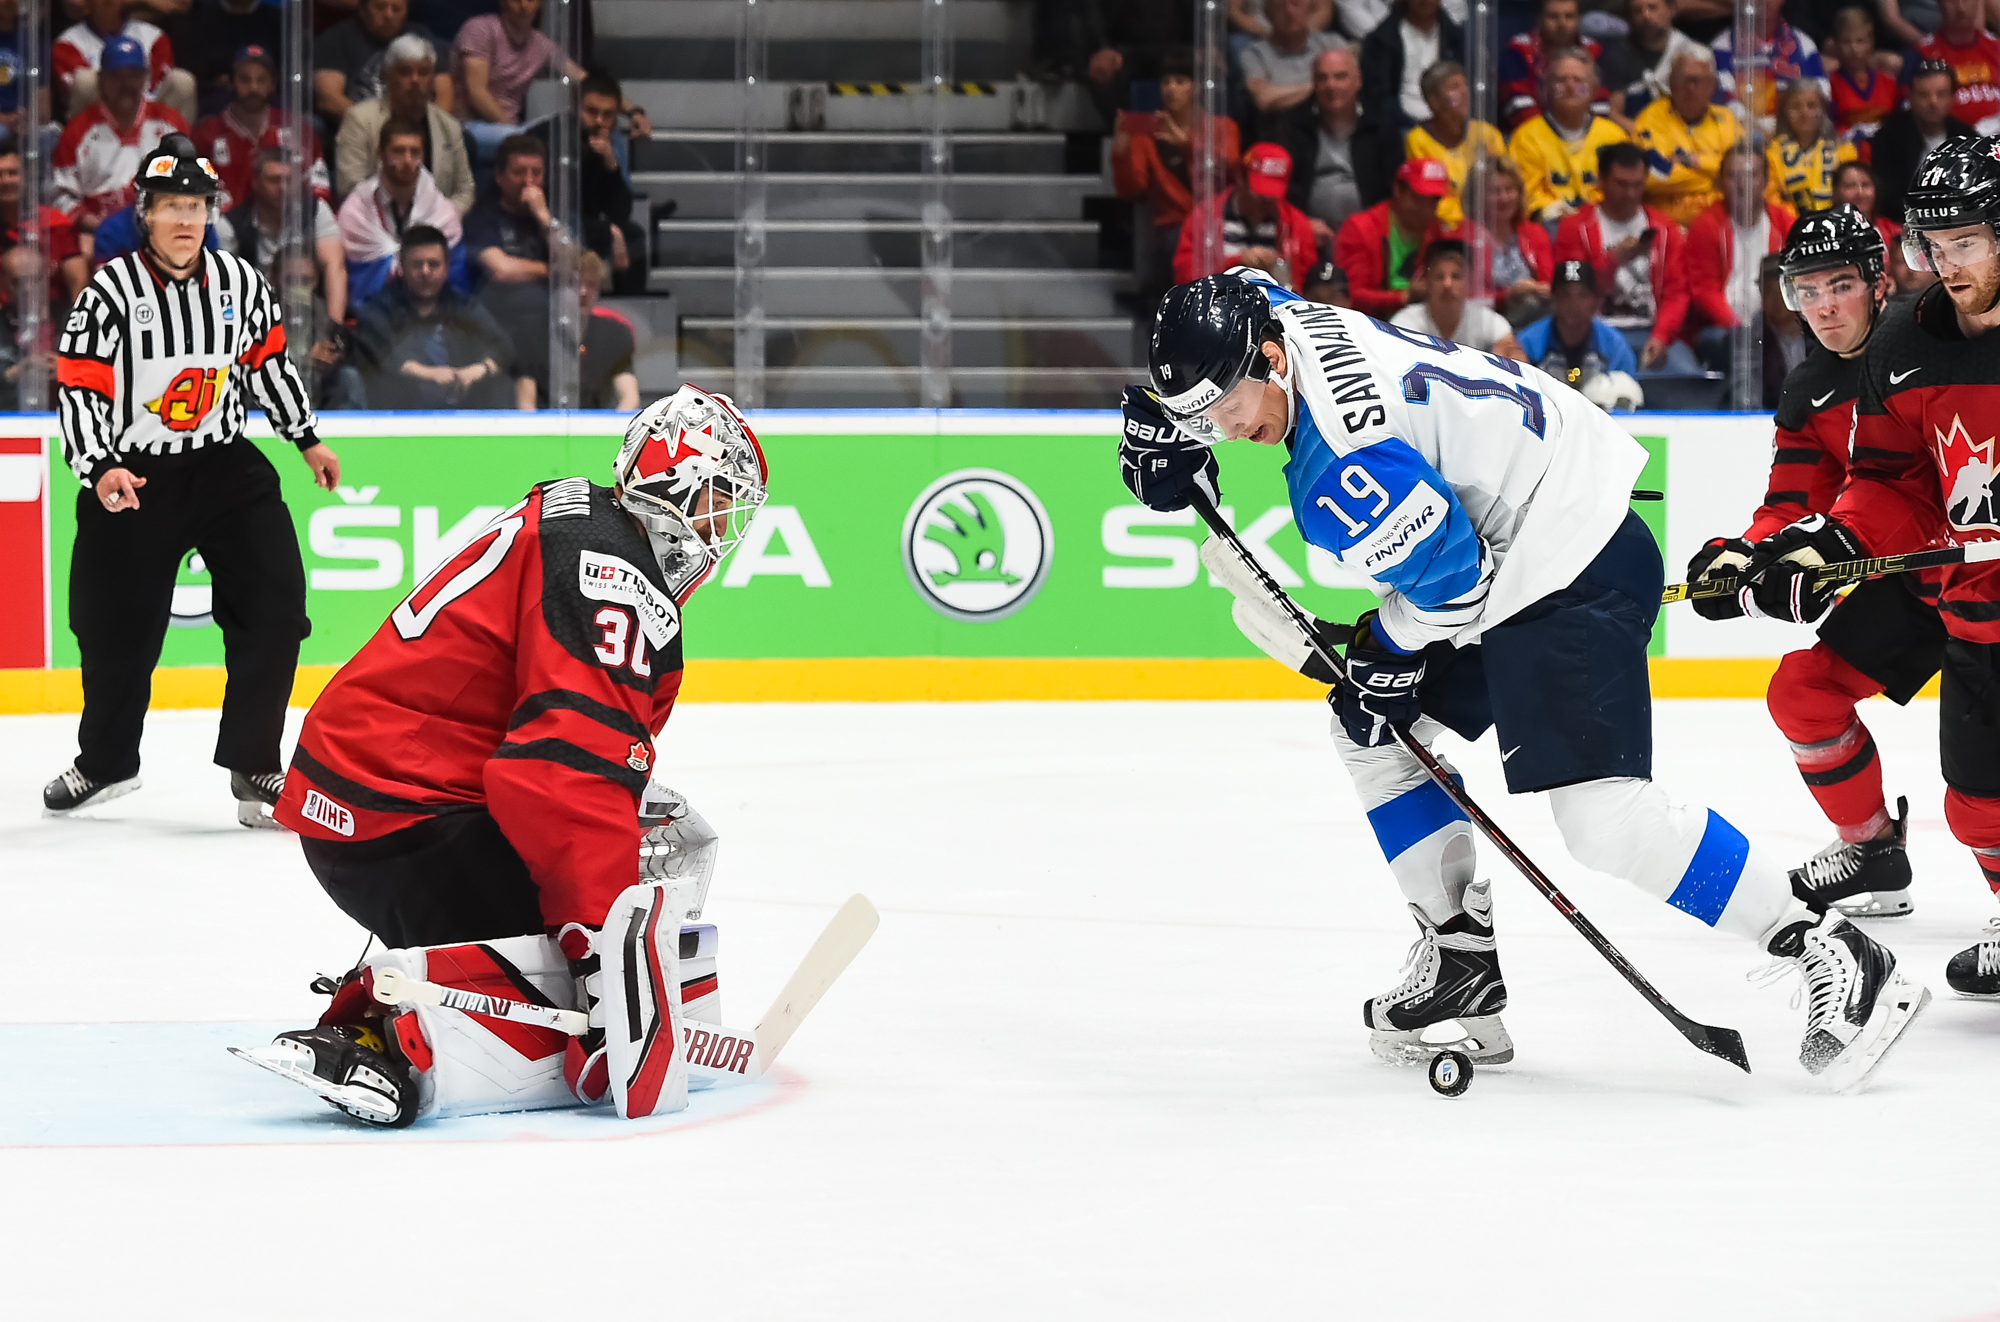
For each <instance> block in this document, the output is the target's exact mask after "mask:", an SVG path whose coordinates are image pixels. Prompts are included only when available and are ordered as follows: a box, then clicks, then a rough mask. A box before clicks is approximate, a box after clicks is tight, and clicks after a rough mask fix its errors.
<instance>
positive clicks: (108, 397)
mask: <svg viewBox="0 0 2000 1322" xmlns="http://www.w3.org/2000/svg"><path fill="white" fill-rule="evenodd" d="M246 386H247V388H248V390H249V393H250V394H252V395H253V396H255V397H256V401H257V403H258V404H260V405H261V406H263V409H264V412H265V415H266V416H268V417H269V418H270V420H271V426H272V428H273V429H275V430H276V431H277V432H278V434H279V435H281V436H283V437H285V438H286V439H287V440H289V441H291V442H292V443H293V444H294V445H296V446H298V447H299V448H300V449H301V450H303V449H306V448H308V447H309V446H312V445H314V444H316V443H317V438H316V437H315V436H314V435H313V428H314V426H315V425H316V420H315V418H314V417H313V410H312V403H311V401H310V400H309V399H308V398H307V397H306V390H305V386H304V384H303V383H302V382H301V381H300V380H299V376H298V373H297V372H296V371H294V370H293V368H292V365H291V360H290V359H289V358H288V357H286V354H285V325H284V313H283V311H282V309H281V308H280V307H279V305H278V301H277V299H276V298H275V297H273V296H272V293H271V287H270V285H268V284H267V283H265V280H264V277H263V276H261V275H259V274H258V273H257V270H256V268H255V267H253V266H251V265H250V264H249V263H248V262H245V261H244V260H243V259H241V258H240V257H237V256H235V255H233V254H231V253H225V252H213V251H209V250H203V252H202V262H201V266H200V268H199V269H198V270H197V271H195V272H194V273H193V274H191V275H189V276H188V277H187V278H186V279H185V280H170V279H167V278H166V277H164V276H162V275H161V274H160V273H159V272H158V271H157V270H156V269H155V268H154V267H153V265H152V263H151V262H149V261H147V260H146V258H145V257H144V256H143V255H141V254H139V253H131V254H128V255H127V256H124V257H120V258H118V259H117V260H115V261H113V262H111V263H109V264H108V265H106V266H105V267H104V268H103V269H101V270H100V271H98V273H97V274H96V275H95V276H93V277H91V281H90V283H89V284H88V285H87V286H85V287H84V290H83V293H81V294H80V295H78V296H77V300H76V305H75V307H74V308H73V309H72V310H71V312H70V314H69V320H68V322H67V323H65V324H64V326H63V333H62V339H61V341H60V343H59V344H58V346H57V360H56V414H57V418H58V420H59V422H60V424H61V426H62V435H63V452H64V457H65V458H66V459H67V460H68V461H69V466H70V467H71V468H72V469H73V470H75V472H76V475H77V478H78V480H80V481H81V482H82V483H83V484H84V485H85V486H91V485H93V484H94V483H95V482H96V480H97V478H98V477H99V476H100V475H101V474H103V472H104V471H105V470H106V469H110V468H116V467H118V466H119V465H120V464H121V463H122V462H124V457H125V456H127V455H130V454H132V453H134V452H136V451H145V452H148V453H151V454H155V455H159V454H180V453H183V452H186V451H192V450H198V449H200V448H201V447H202V446H204V445H229V444H231V443H233V442H235V441H238V440H240V439H241V438H242V436H243V421H244V416H245V404H244V390H245V388H246Z"/></svg>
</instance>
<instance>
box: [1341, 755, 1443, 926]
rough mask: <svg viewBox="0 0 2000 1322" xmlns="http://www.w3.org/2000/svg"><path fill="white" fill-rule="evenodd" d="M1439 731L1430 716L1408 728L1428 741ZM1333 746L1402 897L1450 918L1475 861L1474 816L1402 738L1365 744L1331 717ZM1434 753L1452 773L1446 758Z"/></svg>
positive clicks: (1436, 919)
mask: <svg viewBox="0 0 2000 1322" xmlns="http://www.w3.org/2000/svg"><path fill="white" fill-rule="evenodd" d="M1443 730H1444V727H1443V726H1442V725H1440V724H1439V723H1438V722H1436V721H1434V720H1432V719H1431V718H1430V717H1428V716H1425V717H1421V718H1419V719H1418V721H1417V723H1416V724H1415V725H1414V726H1412V727H1411V732H1412V733H1413V734H1415V735H1416V736H1417V738H1418V739H1419V740H1421V741H1422V742H1423V744H1424V746H1425V747H1427V748H1428V747H1429V746H1430V745H1431V743H1432V742H1433V741H1434V740H1435V739H1436V738H1437V737H1438V735H1439V734H1440V733H1442V732H1443ZM1333 745H1334V747H1335V748H1336V749H1338V750H1339V751H1340V760H1341V761H1343V762H1345V763H1346V764H1347V770H1348V774H1349V775H1351V776H1353V777H1354V792H1355V794H1356V795H1357V796H1359V798H1360V799H1361V808H1362V811H1364V812H1366V813H1367V814H1368V824H1369V825H1370V826H1372V827H1374V829H1375V839H1376V841H1377V843H1379V844H1380V845H1381V846H1382V854H1383V856H1384V857H1385V858H1387V859H1388V860H1389V871H1390V872H1391V873H1392V874H1394V876H1395V878H1396V884H1397V886H1399V887H1401V888H1402V892H1403V898H1405V899H1407V900H1408V901H1409V902H1410V903H1411V904H1414V905H1416V906H1417V907H1418V908H1419V909H1422V910H1423V911H1424V914H1425V916H1427V917H1428V918H1429V919H1430V920H1431V921H1432V922H1433V923H1438V924H1440V925H1442V924H1444V923H1447V922H1450V921H1451V920H1452V919H1453V918H1455V917H1457V916H1458V915H1459V914H1460V913H1462V912H1463V911H1464V907H1465V906H1464V896H1465V888H1466V886H1467V885H1469V884H1470V883H1471V881H1472V877H1473V869H1474V867H1475V866H1476V865H1477V862H1478V860H1477V857H1476V851H1475V848H1474V843H1473V837H1472V823H1471V822H1470V821H1468V820H1466V816H1465V814H1464V813H1462V812H1460V811H1459V810H1458V806H1457V805H1456V804H1454V803H1453V802H1452V801H1451V799H1450V798H1449V797H1447V796H1446V794H1445V792H1444V791H1443V790H1441V789H1439V788H1438V786H1437V782H1435V781H1433V780H1432V779H1431V777H1430V773H1429V772H1427V771H1425V770H1424V767H1423V764H1422V763H1421V762H1418V761H1417V759H1416V758H1414V757H1412V756H1411V755H1410V753H1409V750H1408V749H1406V748H1404V747H1403V746H1402V745H1401V744H1387V745H1384V746H1383V747H1381V748H1363V747H1362V746H1361V745H1360V744H1357V743H1355V742H1354V741H1353V740H1352V739H1350V738H1348V737H1347V731H1346V730H1345V729H1343V728H1342V727H1341V724H1340V721H1339V720H1338V719H1337V718H1336V719H1335V720H1334V722H1333ZM1438 760H1439V762H1440V763H1441V764H1442V765H1443V766H1444V769H1445V770H1446V771H1447V772H1450V773H1451V774H1453V775H1456V774H1457V772H1456V771H1455V770H1453V768H1452V765H1451V763H1449V762H1446V761H1444V759H1442V758H1440V759H1438Z"/></svg>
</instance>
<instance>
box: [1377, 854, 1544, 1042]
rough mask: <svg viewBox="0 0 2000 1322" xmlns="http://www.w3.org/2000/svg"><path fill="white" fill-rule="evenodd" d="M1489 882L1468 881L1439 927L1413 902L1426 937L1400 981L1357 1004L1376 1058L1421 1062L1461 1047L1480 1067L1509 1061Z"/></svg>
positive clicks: (1504, 995) (1413, 951) (1503, 991)
mask: <svg viewBox="0 0 2000 1322" xmlns="http://www.w3.org/2000/svg"><path fill="white" fill-rule="evenodd" d="M1491 886H1492V883H1491V882H1486V881H1477V882H1474V883H1473V884H1472V885H1470V886H1467V887H1466V888H1465V912H1463V913H1461V914H1459V915H1458V916H1457V917H1456V918H1453V919H1452V920H1450V921H1449V922H1447V923H1445V924H1444V925H1443V926H1441V927H1439V926H1434V925H1432V923H1431V921H1430V919H1429V918H1427V917H1426V916H1425V915H1424V911H1423V910H1422V909H1419V908H1418V907H1417V906H1416V905H1414V904H1413V905H1411V906H1410V912H1411V913H1413V914H1415V915H1416V919H1417V926H1419V927H1421V928H1422V929H1423V935H1421V936H1419V937H1418V938H1417V941H1416V944H1415V945H1413V946H1411V947H1410V958H1409V963H1408V964H1407V965H1406V966H1405V968H1404V970H1403V981H1402V982H1401V983H1400V984H1398V985H1397V986H1396V988H1395V989H1394V990H1393V991H1388V992H1384V993H1383V994H1382V995H1380V996H1377V997H1375V998H1373V999H1372V1000H1368V1001H1364V1002H1362V1005H1361V1021H1362V1022H1363V1023H1365V1024H1367V1025H1368V1027H1369V1029H1370V1030H1371V1031H1370V1033H1369V1036H1368V1049H1369V1050H1370V1051H1372V1052H1374V1053H1375V1055H1376V1056H1377V1058H1379V1059H1381V1060H1384V1061H1387V1062H1388V1063H1389V1064H1391V1065H1421V1064H1424V1063H1426V1062H1428V1061H1429V1060H1430V1058H1431V1057H1432V1056H1435V1055H1436V1054H1437V1053H1438V1052H1440V1051H1462V1052H1464V1053H1465V1054H1466V1055H1467V1056H1469V1057H1471V1059H1472V1061H1473V1063H1474V1064H1477V1065H1504V1064H1506V1063H1507V1062H1508V1061H1510V1060H1512V1059H1514V1041H1513V1039H1512V1038H1510V1037H1508V1036H1507V1029H1506V1027H1505V1026H1504V1025H1503V1024H1502V1023H1501V1022H1500V1011H1501V1010H1503V1009H1505V1008H1506V1006H1507V985H1506V983H1504V982H1502V981H1501V979H1500V955H1499V951H1498V949H1497V948H1496V947H1495V944H1494V939H1493V901H1492V893H1491ZM1454 1029H1455V1030H1456V1032H1454V1031H1453V1030H1454Z"/></svg>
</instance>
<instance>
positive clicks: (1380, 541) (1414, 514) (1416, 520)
mask: <svg viewBox="0 0 2000 1322" xmlns="http://www.w3.org/2000/svg"><path fill="white" fill-rule="evenodd" d="M1449 509H1450V506H1448V505H1447V504H1446V503H1445V499H1444V497H1443V496H1440V495H1439V494H1438V493H1437V491H1436V490H1435V489H1434V488H1432V486H1431V484H1430V483H1428V482H1419V483H1417V485H1416V489H1415V490H1413V491H1411V492H1410V494H1409V495H1407V496H1405V497H1403V503H1402V504H1400V505H1398V506H1396V508H1395V509H1393V510H1390V511H1389V514H1388V517H1387V518H1385V519H1383V520H1382V523H1381V526H1379V527H1378V528H1376V530H1375V535H1374V536H1373V537H1370V538H1369V539H1368V540H1367V541H1365V542H1361V543H1359V544H1358V545H1356V546H1355V547H1354V548H1353V549H1352V550H1350V551H1349V552H1348V553H1347V554H1346V555H1345V556H1342V557H1341V558H1342V559H1343V560H1346V561H1348V562H1349V563H1350V564H1356V565H1359V566H1360V568H1361V572H1362V573H1364V574H1367V575H1368V576H1369V577H1370V578H1379V577H1381V573H1380V571H1382V570H1384V569H1390V568H1393V567H1394V566H1396V565H1399V564H1401V563H1402V562H1403V561H1405V560H1407V559H1408V558H1409V555H1410V552H1411V551H1412V550H1414V549H1416V545H1417V543H1418V542H1421V541H1422V540H1423V539H1424V538H1426V537H1428V536H1430V534H1431V533H1432V532H1433V531H1434V530H1436V529H1437V528H1439V527H1441V526H1442V525H1443V524H1444V517H1445V514H1446V512H1447V511H1448V510H1449Z"/></svg>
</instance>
